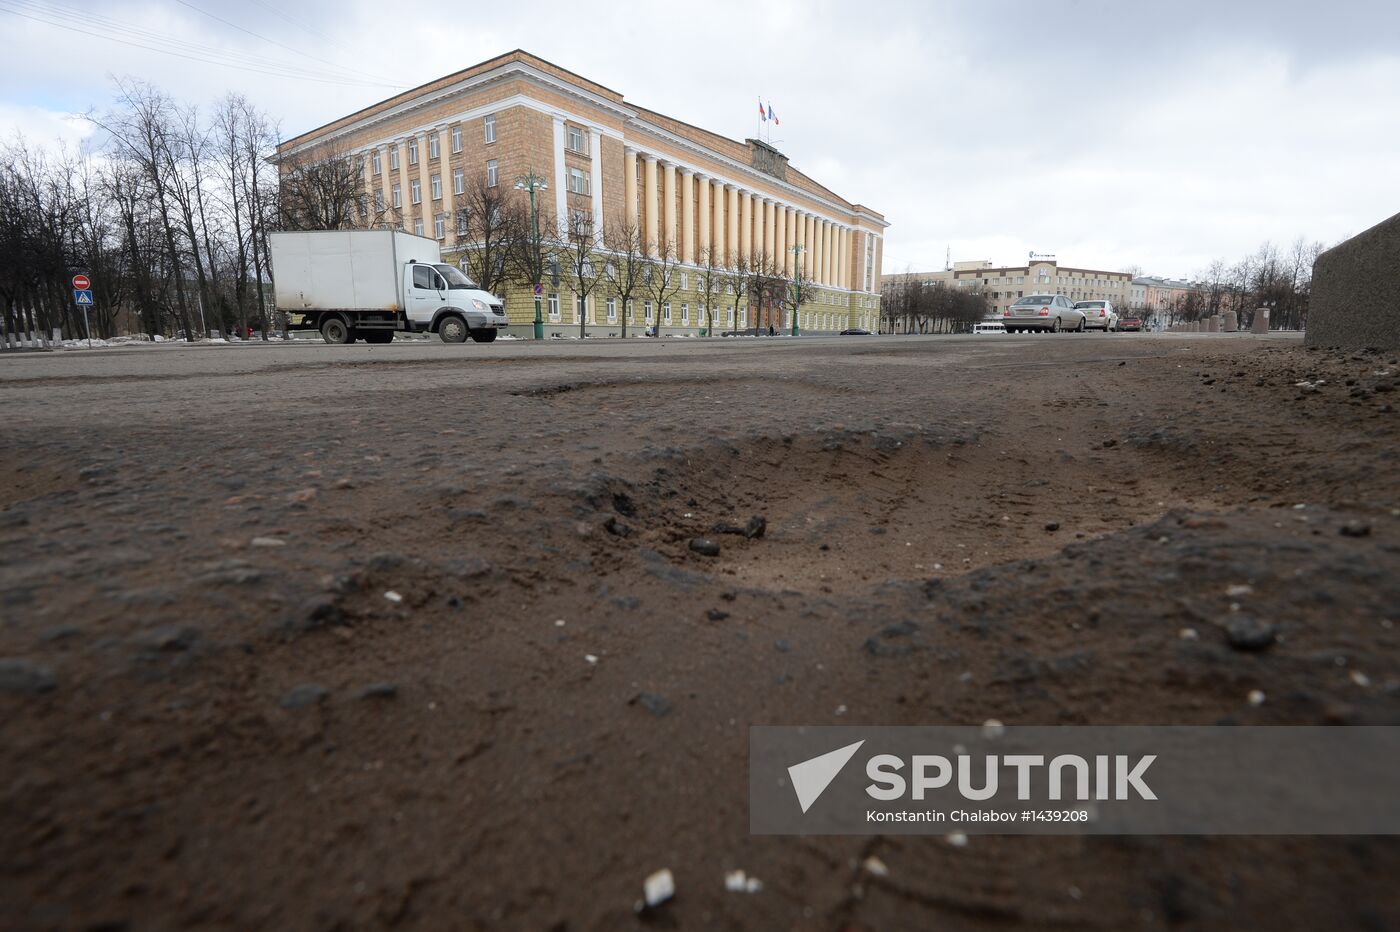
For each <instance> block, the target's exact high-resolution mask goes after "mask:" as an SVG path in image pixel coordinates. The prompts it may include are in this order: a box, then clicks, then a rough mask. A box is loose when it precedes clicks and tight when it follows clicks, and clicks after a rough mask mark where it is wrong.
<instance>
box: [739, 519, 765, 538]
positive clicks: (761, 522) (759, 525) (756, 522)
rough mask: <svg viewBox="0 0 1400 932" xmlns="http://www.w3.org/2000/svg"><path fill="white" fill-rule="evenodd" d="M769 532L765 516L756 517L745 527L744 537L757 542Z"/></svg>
mask: <svg viewBox="0 0 1400 932" xmlns="http://www.w3.org/2000/svg"><path fill="white" fill-rule="evenodd" d="M767 530H768V519H767V518H765V517H764V516H763V515H754V516H753V517H752V518H750V519H749V523H748V524H747V525H746V526H745V527H744V536H745V537H747V538H748V539H749V540H757V539H759V538H760V537H762V536H763V535H764V533H766V532H767Z"/></svg>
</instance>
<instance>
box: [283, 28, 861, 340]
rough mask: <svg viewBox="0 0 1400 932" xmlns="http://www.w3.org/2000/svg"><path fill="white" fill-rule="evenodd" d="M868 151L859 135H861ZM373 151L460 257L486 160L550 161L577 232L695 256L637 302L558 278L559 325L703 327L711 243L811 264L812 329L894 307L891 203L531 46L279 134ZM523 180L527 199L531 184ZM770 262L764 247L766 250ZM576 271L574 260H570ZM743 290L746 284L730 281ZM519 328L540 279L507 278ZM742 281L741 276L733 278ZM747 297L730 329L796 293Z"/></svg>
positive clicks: (401, 207) (804, 270) (379, 200)
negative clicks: (664, 296)
mask: <svg viewBox="0 0 1400 932" xmlns="http://www.w3.org/2000/svg"><path fill="white" fill-rule="evenodd" d="M852 151H853V154H854V153H855V150H852ZM318 152H326V153H337V152H340V153H353V154H358V155H363V156H364V164H365V178H364V184H365V187H366V190H367V192H368V194H369V196H371V197H372V198H373V199H374V201H375V203H376V204H378V205H380V206H381V208H385V209H387V211H388V217H387V220H386V223H387V224H388V225H391V226H395V227H399V228H402V229H404V230H406V231H409V232H413V233H417V234H419V235H420V236H429V237H432V238H435V239H437V240H438V242H440V243H441V244H442V248H443V252H444V254H445V256H446V258H447V259H448V261H453V260H455V259H456V258H458V257H459V256H460V255H461V254H462V253H463V252H464V251H468V250H471V249H473V248H476V246H477V244H476V243H474V242H472V241H470V239H469V237H466V236H463V235H461V234H460V231H461V230H462V229H465V227H464V226H463V221H464V220H465V219H466V214H465V213H464V212H463V211H462V210H461V208H460V207H458V206H457V205H456V203H455V201H456V199H457V198H458V197H459V196H461V195H462V194H463V192H464V190H465V188H466V185H467V184H468V183H469V182H470V181H471V180H472V179H473V178H476V177H482V176H484V177H485V178H486V179H487V184H488V185H490V186H491V187H496V186H498V185H499V186H501V187H503V188H506V189H507V190H508V191H513V190H514V188H516V187H518V186H519V185H518V184H517V182H518V180H519V179H520V178H521V177H522V176H525V175H527V174H532V176H533V175H538V176H541V177H543V179H544V185H543V186H542V187H541V188H539V189H538V194H539V197H538V203H537V209H538V214H539V223H540V225H541V226H542V227H545V228H548V229H555V228H557V229H558V230H559V231H560V235H561V236H562V235H563V234H564V233H565V232H566V230H567V229H568V224H569V221H570V220H574V221H577V222H578V225H579V226H582V227H584V228H587V227H588V226H589V225H591V226H592V228H593V230H594V233H595V238H596V239H598V240H602V239H603V238H604V236H605V234H606V232H607V231H608V229H610V228H613V227H620V226H624V225H625V226H626V227H628V228H630V229H635V230H637V231H639V233H640V236H641V238H642V240H643V242H644V249H645V252H646V253H647V254H648V255H649V256H653V257H654V256H658V255H661V254H662V253H666V254H669V255H671V256H673V257H674V258H675V259H676V260H677V261H678V263H679V273H680V282H681V288H680V291H679V292H678V293H677V294H676V296H675V297H674V299H672V300H671V301H667V302H665V303H663V304H662V305H661V306H660V307H652V306H651V302H650V301H646V300H643V299H641V298H637V299H634V300H633V301H632V302H630V304H631V306H629V307H622V306H621V303H622V302H621V301H619V300H618V299H617V296H616V295H614V294H612V293H610V292H609V291H608V289H607V288H606V287H603V288H599V289H598V291H596V292H595V293H593V294H590V295H587V297H580V296H578V295H575V294H573V293H571V292H570V290H569V286H568V282H567V281H565V280H561V276H560V275H559V274H558V271H557V269H556V271H554V272H553V273H552V274H550V275H548V276H547V277H546V278H547V280H546V281H545V282H544V286H543V287H544V292H545V293H544V296H543V302H544V316H545V323H546V325H547V327H549V328H551V329H553V328H556V327H557V328H558V329H559V330H560V331H566V330H567V332H570V333H572V332H576V331H577V329H578V327H579V325H580V324H583V325H585V326H586V327H587V328H588V330H589V333H590V334H595V333H596V335H598V336H609V335H614V334H616V333H617V331H618V325H619V323H620V322H621V320H622V319H623V318H624V317H626V319H627V320H628V321H629V322H630V326H634V327H638V328H640V327H642V326H643V325H647V326H656V327H658V329H659V330H660V332H662V333H676V334H686V335H691V334H694V333H696V332H697V331H698V330H699V329H700V327H701V326H702V321H703V320H704V319H705V318H704V316H703V315H704V310H705V309H704V308H703V307H702V306H701V305H702V301H703V296H702V294H701V293H700V290H699V287H698V282H699V278H700V277H699V275H698V270H699V268H700V265H701V263H702V262H703V261H704V259H705V257H706V256H712V257H717V258H718V264H719V265H721V266H722V267H724V268H726V269H734V268H736V267H738V265H739V264H741V263H742V264H745V265H747V266H748V267H753V266H755V265H759V264H762V265H764V266H765V267H769V268H773V267H776V268H777V269H780V270H781V274H782V275H783V276H784V277H792V276H794V275H795V274H797V273H798V272H797V270H798V269H799V267H800V274H801V275H802V277H803V278H805V279H806V280H807V282H808V283H809V285H807V286H804V287H803V288H802V294H801V302H802V303H801V307H800V308H797V309H796V313H797V321H798V323H799V325H800V327H801V329H802V330H804V331H806V330H815V331H828V332H831V331H839V330H842V329H844V328H846V327H852V326H860V327H865V328H867V329H874V328H875V327H876V325H877V323H878V320H879V313H880V311H879V302H880V295H879V291H878V286H879V281H880V264H881V252H882V248H883V247H882V243H883V240H884V235H885V228H886V227H887V226H888V225H889V224H888V223H887V222H886V221H885V219H884V217H883V216H882V215H881V214H880V213H879V212H878V211H875V210H872V209H871V208H869V207H866V206H863V205H861V204H858V203H854V202H852V201H850V200H847V199H846V198H844V197H842V196H840V195H838V194H837V193H835V192H834V191H832V190H831V189H829V188H827V187H826V186H824V185H823V184H821V183H820V182H818V181H817V180H816V179H814V178H811V177H809V176H808V175H806V174H804V173H802V172H800V171H798V170H797V169H796V168H795V167H793V166H791V165H789V164H788V160H787V158H786V157H785V156H784V155H783V154H782V153H781V152H778V151H777V150H776V149H774V148H773V147H772V146H771V145H769V144H768V143H766V142H763V141H761V140H756V139H747V140H744V141H742V142H740V141H738V140H734V139H729V138H727V137H725V136H722V135H720V134H718V133H714V132H711V131H709V130H705V129H701V128H699V127H696V126H692V125H691V124H689V123H686V122H683V121H682V120H679V119H676V118H675V117H672V116H668V115H665V114H662V113H657V112H655V111H652V110H647V109H645V108H643V107H639V106H637V105H636V104H634V103H632V102H631V101H630V100H628V99H626V98H624V97H623V95H622V94H620V93H618V92H617V91H614V90H611V89H609V88H607V87H604V86H602V85H600V84H598V83H596V82H594V81H591V80H589V79H587V78H585V77H582V76H580V75H577V74H574V73H573V72H570V71H566V70H564V69H563V68H560V67H558V66H557V65H554V64H552V63H550V62H548V61H545V60H543V59H541V58H538V57H536V56H534V55H531V54H529V53H527V52H524V51H520V50H516V51H514V52H510V53H508V54H505V55H502V56H499V57H497V58H493V59H491V60H490V61H485V62H482V63H480V64H478V65H474V66H472V67H470V68H467V69H465V70H463V71H459V72H457V73H455V74H451V75H447V76H446V77H443V78H440V79H438V80H436V81H433V82H431V83H429V84H426V85H424V86H422V87H419V88H415V89H413V90H411V91H407V92H406V93H403V94H400V95H398V96H397V97H393V98H391V99H389V100H385V101H382V102H380V103H378V104H375V105H373V106H371V107H368V108H366V109H364V110H360V111H358V112H356V113H352V114H349V115H347V116H344V117H342V118H340V119H338V120H336V121H334V122H332V123H329V124H327V125H325V126H322V127H320V128H318V129H314V130H311V131H310V132H307V133H304V134H302V135H300V136H297V137H295V138H293V139H290V140H288V141H287V142H285V143H283V144H282V145H281V146H280V147H279V158H280V159H281V161H282V164H283V166H284V167H283V170H284V171H286V170H287V168H286V165H287V164H289V160H290V159H292V158H293V157H299V156H301V155H302V154H303V153H305V154H308V155H315V154H316V153H318ZM514 196H517V197H520V198H523V197H525V194H524V193H523V192H521V193H518V194H516V195H514ZM760 260H762V261H761V262H760ZM563 278H567V276H563ZM730 287H731V288H732V286H730ZM506 292H507V293H506V295H505V299H506V307H507V312H508V314H509V316H510V323H511V331H512V332H514V333H517V334H518V335H521V336H525V335H527V334H528V333H529V332H530V325H531V321H532V318H533V314H534V310H533V309H534V296H533V294H532V290H531V288H530V287H529V286H528V285H521V284H520V283H512V284H510V285H509V286H508V287H507V288H506ZM731 293H732V292H731ZM731 302H732V299H728V298H726V299H725V300H723V301H722V302H720V303H721V304H722V305H723V307H719V308H716V319H715V323H716V327H717V329H722V330H728V329H732V328H742V327H752V326H755V325H759V324H762V323H767V322H768V321H769V320H772V319H774V318H776V322H777V323H778V324H779V325H780V326H781V327H783V328H784V329H786V328H787V327H788V326H789V324H790V322H791V314H792V313H793V310H794V309H792V308H779V309H778V310H777V313H776V315H774V314H772V313H771V312H772V310H773V309H772V308H771V307H770V308H769V309H767V312H765V316H764V317H763V318H762V319H760V318H759V313H760V310H761V309H758V308H749V307H747V306H746V305H745V304H743V303H742V302H741V304H740V306H739V308H738V313H737V319H736V315H735V309H734V307H733V305H732V303H731Z"/></svg>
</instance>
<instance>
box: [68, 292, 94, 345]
mask: <svg viewBox="0 0 1400 932" xmlns="http://www.w3.org/2000/svg"><path fill="white" fill-rule="evenodd" d="M72 284H73V301H74V303H76V304H77V305H78V307H80V308H82V309H83V332H84V333H86V334H87V344H88V349H92V324H91V323H89V322H88V312H87V311H88V305H89V304H91V303H92V279H90V278H88V277H87V276H86V275H74V276H73V282H72Z"/></svg>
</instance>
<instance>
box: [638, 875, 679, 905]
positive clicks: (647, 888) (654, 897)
mask: <svg viewBox="0 0 1400 932" xmlns="http://www.w3.org/2000/svg"><path fill="white" fill-rule="evenodd" d="M642 891H643V895H644V896H645V897H646V904H647V906H660V905H661V904H662V903H664V902H666V901H667V900H669V899H670V898H671V897H673V896H675V895H676V878H674V877H672V876H671V872H670V870H668V869H666V868H662V869H661V870H659V871H657V872H656V873H654V874H652V875H651V876H650V877H648V878H647V879H646V881H645V882H644V883H643V884H642Z"/></svg>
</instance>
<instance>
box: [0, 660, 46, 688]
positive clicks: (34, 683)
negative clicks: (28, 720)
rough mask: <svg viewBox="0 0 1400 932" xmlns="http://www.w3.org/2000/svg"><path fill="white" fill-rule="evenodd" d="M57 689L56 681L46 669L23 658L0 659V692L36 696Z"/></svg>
mask: <svg viewBox="0 0 1400 932" xmlns="http://www.w3.org/2000/svg"><path fill="white" fill-rule="evenodd" d="M57 688H58V680H57V679H56V678H55V677H54V675H53V671H52V670H50V669H49V668H48V667H45V666H42V665H40V664H37V663H35V662H34V661H32V660H26V659H25V658H23V657H3V658H0V692H7V693H15V694H17V695H20V696H37V695H40V694H41V693H46V692H48V691H49V690H51V689H57Z"/></svg>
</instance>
